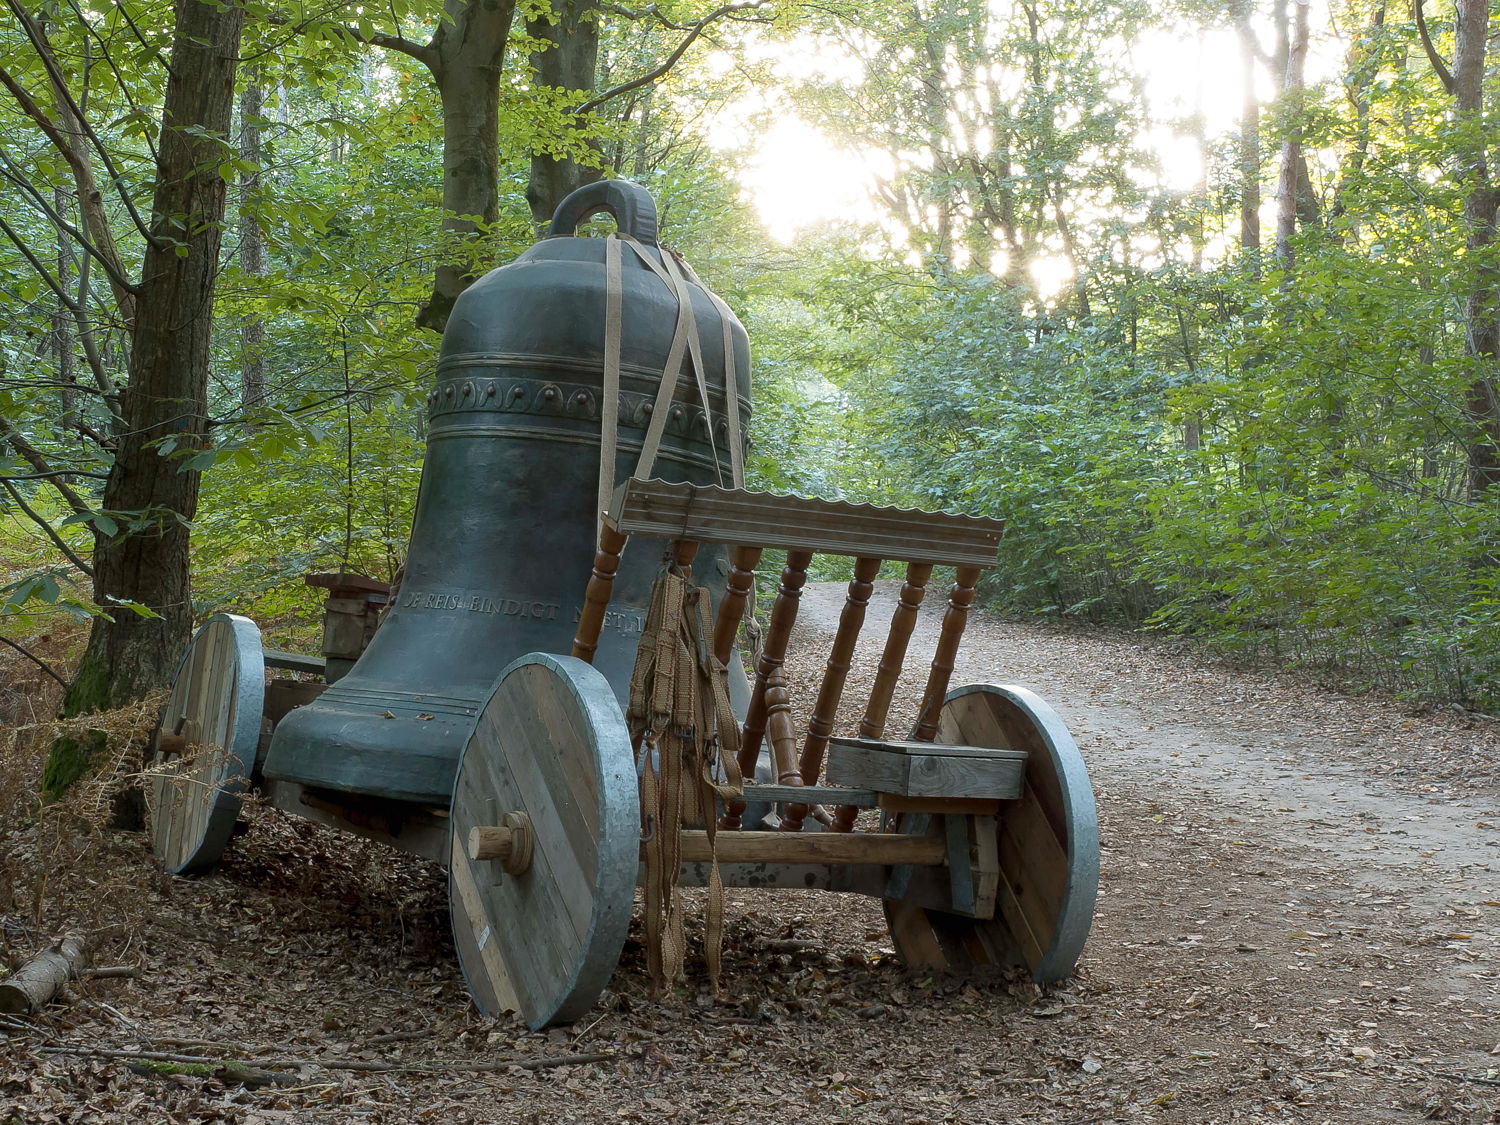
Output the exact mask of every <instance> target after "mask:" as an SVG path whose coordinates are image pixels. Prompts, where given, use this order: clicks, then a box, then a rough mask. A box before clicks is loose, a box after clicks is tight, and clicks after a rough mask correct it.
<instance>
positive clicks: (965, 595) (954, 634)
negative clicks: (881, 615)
mask: <svg viewBox="0 0 1500 1125" xmlns="http://www.w3.org/2000/svg"><path fill="white" fill-rule="evenodd" d="M953 577H954V582H953V589H951V590H950V591H948V612H947V613H945V614H943V628H942V631H941V632H940V633H939V634H938V643H937V650H936V651H935V652H934V653H933V654H932V671H931V672H929V673H928V674H927V690H926V691H924V692H923V693H922V710H921V711H920V712H919V714H920V718H919V720H918V722H917V732H916V734H915V735H913V738H915V740H916V741H918V742H931V741H932V740H933V739H935V738H936V737H937V729H938V716H939V714H941V712H942V710H943V700H944V698H945V697H946V696H947V694H948V681H949V680H950V679H951V678H952V677H953V664H954V661H955V660H957V659H958V643H959V641H961V640H963V636H964V626H965V625H966V624H968V621H969V606H971V605H972V604H973V603H974V586H975V584H976V583H977V582H978V581H979V568H978V567H977V566H961V567H959V568H958V570H957V571H956V572H954V576H953Z"/></svg>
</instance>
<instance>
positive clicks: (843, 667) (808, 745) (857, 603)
mask: <svg viewBox="0 0 1500 1125" xmlns="http://www.w3.org/2000/svg"><path fill="white" fill-rule="evenodd" d="M879 573H880V560H879V559H855V560H854V579H853V580H852V581H851V582H850V583H849V593H848V596H847V597H846V598H845V600H844V611H843V613H841V614H840V615H839V629H838V632H837V633H836V634H835V635H834V638H833V648H832V650H831V651H830V652H829V654H828V664H827V665H826V666H825V667H824V669H823V683H822V684H821V686H819V688H818V701H817V702H816V703H815V704H814V705H813V713H812V717H811V718H810V719H808V721H807V736H806V737H805V738H804V739H803V741H802V757H801V759H800V761H799V762H798V770H799V772H800V774H801V778H802V784H804V785H816V784H817V783H818V778H819V776H820V775H821V774H822V773H823V755H824V754H825V753H826V752H827V750H828V736H829V735H831V734H832V733H833V720H834V717H835V716H836V715H837V714H838V709H839V701H840V700H841V699H842V698H843V697H844V681H845V680H846V679H848V676H849V665H850V663H852V661H853V660H854V646H855V643H856V642H857V641H858V640H859V631H860V629H861V628H862V627H863V626H864V623H865V609H866V608H867V607H868V606H869V604H870V594H871V593H873V592H874V590H875V576H876V575H877V574H879ZM809 811H811V810H810V808H809V806H807V805H804V804H790V805H788V806H787V809H786V816H785V818H783V820H782V822H781V828H782V831H784V832H800V831H801V830H802V822H803V821H804V820H805V819H806V818H807V814H808V812H809Z"/></svg>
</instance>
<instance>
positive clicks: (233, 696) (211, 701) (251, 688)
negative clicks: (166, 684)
mask: <svg viewBox="0 0 1500 1125" xmlns="http://www.w3.org/2000/svg"><path fill="white" fill-rule="evenodd" d="M265 686H266V672H265V665H264V664H263V663H262V658H261V647H260V630H259V629H257V628H256V627H255V623H254V622H253V621H251V620H250V619H249V618H248V617H238V616H236V615H234V614H231V613H219V614H215V615H214V616H213V617H210V618H209V619H208V621H207V622H205V623H204V625H203V627H202V628H201V629H199V630H198V632H197V634H196V635H195V636H194V637H193V640H192V643H191V644H190V645H188V650H187V652H186V653H185V654H184V655H183V657H182V663H181V665H179V666H178V669H177V678H176V679H175V680H173V681H172V695H171V697H170V698H169V699H168V700H167V706H166V709H165V710H164V711H163V712H162V716H161V723H160V725H159V726H158V727H157V730H156V733H155V735H154V736H153V737H152V740H151V747H150V749H149V750H148V752H147V785H146V801H147V805H148V807H149V808H150V811H151V847H152V850H154V851H155V852H156V855H157V858H158V859H159V860H161V864H162V866H163V867H165V868H166V869H167V870H168V871H170V872H172V873H173V874H174V875H197V874H201V873H203V872H205V871H209V870H212V869H213V867H214V865H215V864H217V863H218V862H219V857H220V856H222V855H223V854H224V848H225V847H226V846H227V845H228V843H229V837H230V835H231V834H232V833H233V832H234V821H235V817H236V816H238V815H239V811H240V797H241V795H242V794H243V793H244V791H245V787H246V786H247V785H248V783H249V778H250V771H251V769H252V768H253V767H254V765H255V748H256V744H257V743H258V742H259V741H260V719H261V707H262V704H263V702H264V698H265Z"/></svg>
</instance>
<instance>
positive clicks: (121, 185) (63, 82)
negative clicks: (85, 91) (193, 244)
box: [5, 0, 160, 273]
mask: <svg viewBox="0 0 1500 1125" xmlns="http://www.w3.org/2000/svg"><path fill="white" fill-rule="evenodd" d="M5 3H6V6H7V7H8V8H10V10H11V11H12V12H13V13H14V14H15V16H16V19H18V20H19V21H20V22H21V27H22V28H23V29H24V30H25V32H26V38H27V40H29V41H30V43H31V46H32V49H33V50H34V51H36V53H37V57H38V58H39V59H40V60H41V62H42V67H43V68H44V69H45V70H46V71H47V77H48V79H49V80H50V81H51V84H52V89H53V92H54V93H55V94H56V95H57V100H58V102H59V103H61V104H60V107H59V108H64V109H65V110H66V112H67V115H68V118H69V120H67V121H66V122H65V124H66V125H68V126H69V127H70V128H71V130H72V131H73V132H75V133H80V134H82V135H84V136H87V137H88V139H89V140H90V141H91V142H93V146H94V150H95V151H96V152H98V154H99V159H100V160H102V161H104V169H105V171H107V172H108V173H109V174H110V178H111V181H110V182H111V184H112V185H113V187H114V189H115V194H116V195H118V196H119V197H120V202H121V203H123V204H124V205H125V211H126V213H127V214H128V215H129V216H130V221H131V222H132V223H134V224H135V229H136V230H138V231H140V233H141V236H142V237H143V238H144V239H145V240H146V241H147V243H148V244H150V245H152V246H156V245H158V244H159V243H160V239H158V238H157V237H156V236H155V235H153V234H152V233H151V228H150V226H149V225H147V223H146V220H145V219H143V218H142V217H141V213H140V212H139V211H138V210H136V206H135V200H133V199H131V198H130V192H128V191H126V190H125V177H124V176H123V175H121V173H120V170H119V169H118V168H117V167H116V166H115V162H114V159H113V158H112V157H111V156H110V155H109V149H108V148H107V147H106V146H105V144H104V141H103V140H102V139H100V137H99V134H98V133H96V132H94V129H93V126H91V125H90V124H89V122H88V118H87V117H85V116H84V113H83V107H82V106H80V105H79V104H78V102H77V101H76V100H75V99H74V97H73V91H72V90H70V89H69V88H68V82H67V76H66V75H65V74H64V73H63V71H62V68H61V67H60V66H58V65H57V59H56V57H54V55H53V53H52V45H51V44H50V43H49V42H48V41H47V37H46V35H45V33H44V32H43V31H42V29H41V28H40V27H38V26H37V23H36V21H35V20H34V19H32V18H31V13H30V12H28V11H26V9H25V8H23V7H21V5H20V4H19V3H17V0H5ZM63 155H64V156H66V157H68V163H69V164H70V165H74V171H75V174H76V172H77V165H76V164H74V161H75V160H78V161H82V162H83V164H84V166H87V161H86V160H84V159H83V154H82V153H80V152H78V151H77V150H76V148H75V146H73V145H69V146H68V147H67V149H66V150H65V151H64V153H63ZM89 179H90V183H89V184H88V186H89V187H90V188H93V190H94V191H96V192H97V190H98V189H97V188H96V187H94V185H93V182H92V180H93V174H92V171H90V174H89ZM84 186H85V185H83V184H81V183H80V184H79V185H78V188H79V200H80V201H82V200H83V199H84V198H85V194H84ZM95 225H96V226H97V225H98V224H95ZM100 237H101V238H102V237H103V236H102V235H101V236H100ZM121 272H122V273H123V272H124V271H123V270H121Z"/></svg>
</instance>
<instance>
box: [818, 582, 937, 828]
mask: <svg viewBox="0 0 1500 1125" xmlns="http://www.w3.org/2000/svg"><path fill="white" fill-rule="evenodd" d="M931 578H932V564H931V563H911V564H909V565H908V566H907V568H906V581H905V582H903V583H902V584H901V593H900V594H899V595H898V596H897V599H896V608H895V609H894V610H892V611H891V624H890V628H889V629H888V630H887V632H886V637H885V645H884V646H883V647H882V649H881V651H880V663H879V664H878V665H877V666H876V669H875V682H874V684H872V685H871V687H870V700H869V702H868V703H867V704H866V705H865V713H864V716H863V717H862V718H861V719H860V721H859V733H860V736H861V737H863V738H880V737H881V736H882V735H884V734H885V725H886V718H887V716H888V715H889V714H890V710H891V699H892V698H893V697H894V696H895V693H896V684H897V682H898V681H899V680H900V678H901V669H902V667H903V665H904V664H905V663H906V650H907V648H908V647H909V646H910V644H911V634H912V630H913V629H915V628H916V625H917V611H918V610H919V609H920V608H921V606H922V599H923V597H924V595H925V594H926V592H927V583H928V581H929V580H930V579H931ZM858 815H859V810H858V809H857V808H855V807H854V806H853V805H840V806H839V807H838V809H837V810H835V812H834V814H833V830H834V831H835V832H849V831H852V830H853V828H854V821H855V818H856V817H857V816H858Z"/></svg>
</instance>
